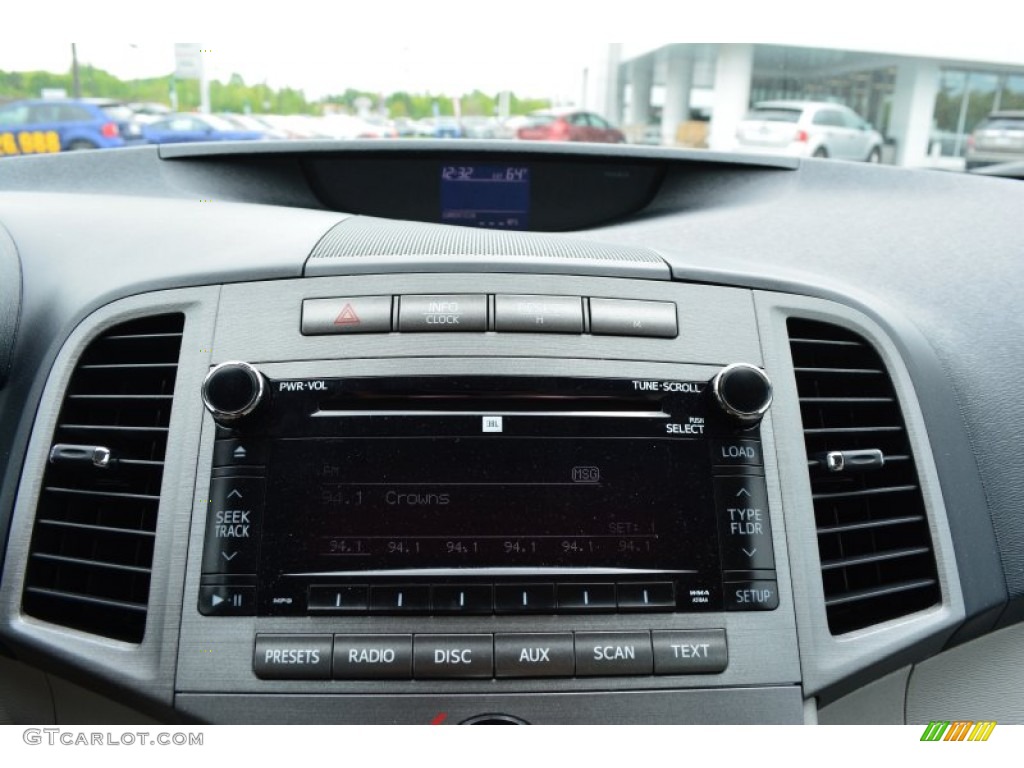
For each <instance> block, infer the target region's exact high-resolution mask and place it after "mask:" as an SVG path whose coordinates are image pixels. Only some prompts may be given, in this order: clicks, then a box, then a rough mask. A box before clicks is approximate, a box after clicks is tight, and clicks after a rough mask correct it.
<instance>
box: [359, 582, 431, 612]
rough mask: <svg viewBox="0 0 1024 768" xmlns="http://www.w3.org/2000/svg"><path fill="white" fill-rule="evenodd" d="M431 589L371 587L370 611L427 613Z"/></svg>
mask: <svg viewBox="0 0 1024 768" xmlns="http://www.w3.org/2000/svg"><path fill="white" fill-rule="evenodd" d="M429 609H430V587H416V586H387V587H370V610H371V611H377V612H379V613H426V612H427V611H428V610H429Z"/></svg>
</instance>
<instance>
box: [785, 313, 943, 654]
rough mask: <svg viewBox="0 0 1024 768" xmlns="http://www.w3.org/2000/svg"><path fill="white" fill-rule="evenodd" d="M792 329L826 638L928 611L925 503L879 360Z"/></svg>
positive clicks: (933, 596) (855, 339) (854, 343)
mask: <svg viewBox="0 0 1024 768" xmlns="http://www.w3.org/2000/svg"><path fill="white" fill-rule="evenodd" d="M788 326H789V337H790V338H789V342H790V349H791V351H792V355H793V366H794V368H795V373H796V383H797V391H798V394H799V397H800V414H801V418H802V420H803V429H804V444H805V446H806V448H807V464H808V472H809V475H810V480H811V491H812V494H813V500H814V516H815V521H816V525H817V531H818V551H819V554H820V556H821V570H822V574H821V575H822V583H823V586H824V591H825V608H826V612H827V614H828V626H829V630H830V631H831V632H832V634H834V635H839V634H843V633H845V632H851V631H853V630H856V629H862V628H864V627H868V626H871V625H874V624H878V623H880V622H883V621H888V620H890V619H894V618H897V617H899V616H904V615H906V614H909V613H913V612H915V611H919V610H922V609H924V608H927V607H929V606H931V605H934V604H935V603H937V602H938V601H939V599H940V595H939V587H938V579H937V577H936V568H935V556H934V553H933V551H932V543H931V535H930V533H929V530H928V521H927V519H926V513H925V506H924V500H923V498H922V496H921V490H920V488H919V486H918V476H917V470H916V467H915V464H914V457H913V454H912V452H911V449H910V441H909V439H908V436H907V432H906V427H905V424H904V421H903V415H902V412H901V411H900V406H899V402H898V400H897V398H896V392H895V390H894V388H893V385H892V381H891V380H890V378H889V375H888V373H887V372H886V370H885V366H884V364H883V362H882V359H881V358H880V357H879V355H878V353H877V352H876V351H875V350H874V348H873V347H872V346H871V345H870V344H868V343H867V342H866V341H865V340H864V339H863V338H861V337H860V336H858V335H857V334H855V333H852V332H851V331H848V330H846V329H843V328H839V327H837V326H834V325H830V324H827V323H821V322H814V321H809V320H799V319H790V320H789V323H788ZM880 457H881V458H882V461H879V458H880ZM840 466H842V468H840Z"/></svg>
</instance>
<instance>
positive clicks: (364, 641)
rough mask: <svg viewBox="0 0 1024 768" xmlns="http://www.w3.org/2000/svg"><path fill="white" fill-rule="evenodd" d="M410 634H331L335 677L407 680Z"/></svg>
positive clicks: (410, 646)
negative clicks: (332, 635)
mask: <svg viewBox="0 0 1024 768" xmlns="http://www.w3.org/2000/svg"><path fill="white" fill-rule="evenodd" d="M411 677H412V635H335V636H334V679H335V680H408V679H410V678H411Z"/></svg>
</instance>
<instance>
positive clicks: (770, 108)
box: [736, 101, 883, 163]
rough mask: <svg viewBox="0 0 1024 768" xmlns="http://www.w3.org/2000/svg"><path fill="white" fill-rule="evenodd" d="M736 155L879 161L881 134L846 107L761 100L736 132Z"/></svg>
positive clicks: (810, 102)
mask: <svg viewBox="0 0 1024 768" xmlns="http://www.w3.org/2000/svg"><path fill="white" fill-rule="evenodd" d="M736 139H737V147H736V149H737V150H738V151H740V152H764V153H771V154H785V155H793V156H797V157H831V158H835V159H837V160H862V161H867V162H869V163H879V162H881V161H882V144H883V139H882V135H881V134H880V133H879V132H878V131H876V130H875V129H874V128H872V127H871V124H870V123H868V122H867V121H865V120H864V119H863V118H862V117H861V116H860V115H858V114H857V113H856V112H854V111H853V110H852V109H850V108H849V107H844V106H843V105H841V104H831V103H828V102H819V101H763V102H760V103H758V104H755V105H754V108H753V109H751V110H750V112H749V113H748V114H747V116H746V118H744V120H743V121H742V122H741V123H740V125H739V128H738V129H737V131H736Z"/></svg>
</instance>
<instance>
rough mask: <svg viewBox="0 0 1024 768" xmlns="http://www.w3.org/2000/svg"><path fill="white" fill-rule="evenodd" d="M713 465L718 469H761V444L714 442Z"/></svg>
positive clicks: (735, 441)
mask: <svg viewBox="0 0 1024 768" xmlns="http://www.w3.org/2000/svg"><path fill="white" fill-rule="evenodd" d="M711 463H712V464H714V465H715V466H716V467H761V466H763V465H764V458H763V457H762V455H761V444H760V443H759V442H757V441H756V440H712V441H711Z"/></svg>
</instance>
